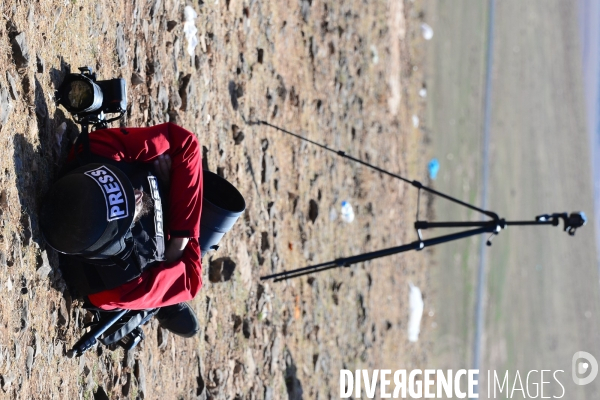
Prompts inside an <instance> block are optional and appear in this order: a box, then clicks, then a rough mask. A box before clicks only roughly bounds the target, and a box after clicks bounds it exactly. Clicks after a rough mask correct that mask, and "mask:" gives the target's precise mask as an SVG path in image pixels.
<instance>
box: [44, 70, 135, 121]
mask: <svg viewBox="0 0 600 400" xmlns="http://www.w3.org/2000/svg"><path fill="white" fill-rule="evenodd" d="M79 71H80V73H79V74H68V75H67V76H66V77H65V80H64V81H63V83H62V84H61V85H60V87H59V88H58V90H57V91H56V93H55V99H56V103H57V104H60V105H62V106H63V107H65V108H66V109H67V111H69V112H70V113H71V114H73V117H74V118H75V121H76V122H77V123H78V124H81V125H94V127H95V128H106V127H107V124H108V123H109V122H112V121H116V120H118V119H120V118H121V117H122V116H123V115H124V114H125V112H126V110H127V89H126V87H125V80H124V79H122V78H117V79H109V80H105V81H99V80H97V78H96V74H95V73H93V72H92V68H91V67H80V68H79ZM105 114H119V115H118V116H116V117H113V118H110V119H106V116H105Z"/></svg>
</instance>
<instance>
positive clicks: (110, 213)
mask: <svg viewBox="0 0 600 400" xmlns="http://www.w3.org/2000/svg"><path fill="white" fill-rule="evenodd" d="M134 212H135V194H134V192H133V186H132V185H131V182H130V181H129V179H128V178H127V175H125V173H123V172H122V171H121V170H120V169H118V168H117V167H115V166H112V165H106V164H86V165H85V166H83V167H80V168H77V169H75V170H73V171H71V172H69V173H68V174H66V175H65V176H63V177H62V178H60V179H59V180H58V181H57V182H56V183H55V184H54V185H52V187H51V188H50V191H49V192H48V194H47V195H46V198H45V199H44V202H43V204H42V208H41V212H40V228H41V230H42V234H43V236H44V239H45V240H46V242H47V243H48V244H49V245H50V247H52V248H53V249H55V250H57V251H59V252H61V253H65V254H76V255H81V256H84V257H89V258H108V257H111V256H114V255H117V254H119V253H120V252H122V251H123V250H125V247H126V246H125V237H126V236H127V234H128V232H129V229H130V228H131V225H132V222H133V216H134Z"/></svg>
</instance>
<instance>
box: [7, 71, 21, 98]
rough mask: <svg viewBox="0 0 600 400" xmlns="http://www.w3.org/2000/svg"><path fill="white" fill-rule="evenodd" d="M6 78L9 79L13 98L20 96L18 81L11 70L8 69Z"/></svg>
mask: <svg viewBox="0 0 600 400" xmlns="http://www.w3.org/2000/svg"><path fill="white" fill-rule="evenodd" d="M6 80H7V81H8V88H9V89H10V97H12V99H13V100H17V99H18V98H19V90H18V89H17V82H16V81H15V78H14V77H13V76H12V75H11V73H10V72H8V71H6Z"/></svg>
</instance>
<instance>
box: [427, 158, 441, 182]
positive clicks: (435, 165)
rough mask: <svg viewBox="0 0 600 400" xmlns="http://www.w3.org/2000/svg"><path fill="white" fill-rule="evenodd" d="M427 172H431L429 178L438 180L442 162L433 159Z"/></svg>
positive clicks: (428, 165)
mask: <svg viewBox="0 0 600 400" xmlns="http://www.w3.org/2000/svg"><path fill="white" fill-rule="evenodd" d="M427 170H428V171H429V178H431V179H435V178H437V174H438V172H439V171H440V162H439V161H438V159H437V158H432V159H431V161H429V164H427Z"/></svg>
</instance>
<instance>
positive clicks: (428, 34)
mask: <svg viewBox="0 0 600 400" xmlns="http://www.w3.org/2000/svg"><path fill="white" fill-rule="evenodd" d="M421 33H422V34H423V38H424V39H425V40H431V38H432V37H433V29H431V27H430V26H429V25H427V24H426V23H424V22H423V23H422V24H421Z"/></svg>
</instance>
